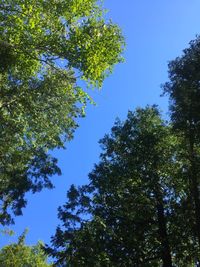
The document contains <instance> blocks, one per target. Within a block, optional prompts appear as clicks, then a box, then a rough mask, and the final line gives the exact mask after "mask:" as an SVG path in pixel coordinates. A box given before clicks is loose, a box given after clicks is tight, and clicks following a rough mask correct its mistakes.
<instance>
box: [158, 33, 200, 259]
mask: <svg viewBox="0 0 200 267" xmlns="http://www.w3.org/2000/svg"><path fill="white" fill-rule="evenodd" d="M199 63H200V38H199V37H198V38H197V39H196V40H194V41H191V42H190V47H189V48H187V49H185V50H184V51H183V55H182V56H181V57H178V58H176V59H175V60H173V61H171V62H170V63H169V82H167V83H165V84H164V86H163V87H164V92H165V93H167V94H168V95H169V96H170V110H171V119H172V123H173V127H174V129H175V131H176V133H177V135H179V136H180V138H181V140H182V155H181V157H182V162H184V164H183V166H182V168H181V169H182V173H184V176H185V179H186V183H187V185H188V189H189V190H187V191H188V194H187V197H188V201H190V208H191V209H192V210H193V211H194V213H193V216H190V222H189V225H190V226H191V227H192V229H193V232H194V236H195V238H196V239H197V240H198V244H199V252H200V192H199V188H200V154H199V153H200V64H199ZM199 260H200V258H198V261H199Z"/></svg>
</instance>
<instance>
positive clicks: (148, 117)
mask: <svg viewBox="0 0 200 267" xmlns="http://www.w3.org/2000/svg"><path fill="white" fill-rule="evenodd" d="M100 143H101V146H102V149H103V152H102V153H101V161H100V163H99V164H97V165H96V166H95V168H94V170H93V171H92V172H91V173H90V175H89V184H88V185H85V186H82V187H79V188H76V187H75V186H74V185H72V187H71V189H70V190H69V192H68V194H67V196H68V200H67V202H66V204H65V205H64V206H63V207H60V208H59V213H58V217H59V219H60V220H61V221H62V225H60V226H58V228H57V230H56V234H55V235H54V236H53V237H52V246H51V247H48V246H47V247H46V251H47V253H49V254H50V255H51V256H53V257H55V258H56V259H57V264H58V266H102V264H103V265H104V266H137V267H138V266H161V264H162V266H164V267H169V266H173V265H172V264H177V266H185V264H186V262H187V264H191V265H190V266H192V264H193V262H194V257H190V256H191V255H189V254H190V252H189V250H190V249H191V250H192V251H193V252H194V253H196V252H195V249H194V247H193V245H192V246H191V242H192V237H191V235H190V234H189V231H188V232H185V231H184V225H183V223H182V222H181V221H180V219H179V217H181V218H182V219H183V216H184V214H183V213H182V211H181V208H180V206H181V204H182V202H184V200H185V193H184V192H183V189H184V184H183V185H182V176H181V175H178V174H179V166H180V162H178V161H175V157H176V155H177V151H178V147H179V145H178V144H179V141H178V140H177V137H176V136H174V135H173V134H172V131H171V127H170V126H169V125H167V124H166V123H165V122H164V121H163V120H162V119H161V118H160V115H159V111H158V110H157V108H156V107H147V108H146V109H137V110H136V112H129V113H128V117H127V120H126V121H125V122H120V121H117V122H116V124H115V125H114V127H113V128H112V131H111V134H110V135H106V136H105V137H104V138H103V139H102V140H101V141H100ZM177 209H178V210H179V213H177V212H176V210H177ZM178 220H179V224H177V222H178ZM181 231H183V232H181ZM191 247H192V248H191ZM188 255H189V257H188ZM59 264H60V265H59ZM188 266H189V265H188Z"/></svg>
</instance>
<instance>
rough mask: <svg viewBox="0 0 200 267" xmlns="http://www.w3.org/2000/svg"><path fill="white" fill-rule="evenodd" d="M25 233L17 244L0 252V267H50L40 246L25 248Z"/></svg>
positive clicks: (8, 246)
mask: <svg viewBox="0 0 200 267" xmlns="http://www.w3.org/2000/svg"><path fill="white" fill-rule="evenodd" d="M25 235H26V232H24V233H23V234H22V235H21V236H20V237H19V239H18V243H14V244H11V245H7V246H5V247H3V248H2V249H1V250H0V265H1V266H4V267H48V266H49V267H50V266H52V265H51V264H48V263H47V258H46V256H45V255H44V252H43V251H42V249H41V246H42V245H41V244H40V243H38V244H37V245H36V246H26V245H25V244H24V241H25Z"/></svg>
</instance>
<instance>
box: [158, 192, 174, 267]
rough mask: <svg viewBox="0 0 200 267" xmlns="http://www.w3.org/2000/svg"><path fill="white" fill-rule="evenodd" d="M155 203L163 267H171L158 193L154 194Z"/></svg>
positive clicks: (161, 203) (162, 209)
mask: <svg viewBox="0 0 200 267" xmlns="http://www.w3.org/2000/svg"><path fill="white" fill-rule="evenodd" d="M156 201H157V218H158V232H159V237H160V241H161V246H162V262H163V267H172V258H171V251H170V246H169V241H168V235H167V226H166V219H165V214H164V205H163V200H162V197H161V196H160V194H159V193H158V192H157V193H156Z"/></svg>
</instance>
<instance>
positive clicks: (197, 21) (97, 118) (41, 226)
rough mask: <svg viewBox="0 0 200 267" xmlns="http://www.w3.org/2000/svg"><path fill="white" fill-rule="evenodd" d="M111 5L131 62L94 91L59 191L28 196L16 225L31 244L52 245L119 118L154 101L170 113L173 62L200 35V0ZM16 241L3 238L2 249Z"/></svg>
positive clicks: (62, 154)
mask: <svg viewBox="0 0 200 267" xmlns="http://www.w3.org/2000/svg"><path fill="white" fill-rule="evenodd" d="M105 7H106V8H108V9H109V10H110V12H109V15H108V16H109V17H111V18H112V19H113V21H114V22H116V23H118V24H119V25H120V27H121V28H122V30H123V33H124V35H125V38H126V43H127V47H126V52H125V55H124V56H125V59H126V62H125V63H124V64H120V65H118V66H117V67H116V68H115V71H114V73H113V75H112V76H111V77H109V78H108V79H107V80H106V81H105V83H104V86H103V88H102V90H101V91H92V92H91V95H92V96H93V98H94V100H95V101H96V103H97V106H89V107H88V108H87V112H86V118H84V119H81V120H80V127H79V129H78V130H77V131H76V134H75V137H74V140H73V141H72V142H71V143H69V144H68V145H67V150H65V151H61V150H60V151H56V152H55V153H54V154H55V155H56V156H57V157H58V159H59V165H60V167H61V169H62V173H63V174H62V176H60V177H54V178H53V181H54V184H55V186H56V188H55V189H54V190H49V191H48V190H44V191H43V192H41V193H38V194H35V195H33V196H31V195H28V205H27V207H26V208H25V209H24V215H23V216H21V217H18V218H16V223H15V225H14V226H13V227H10V228H11V229H13V230H14V231H15V232H16V233H17V234H20V233H22V231H23V230H24V229H25V228H26V227H28V228H29V233H28V236H27V243H28V244H34V243H36V242H37V241H38V240H43V241H44V242H46V243H48V242H49V240H50V236H51V235H53V234H54V233H55V228H56V226H57V225H58V223H59V221H58V220H57V208H58V206H59V205H62V204H64V202H65V199H66V198H65V196H66V192H67V190H68V189H69V186H70V184H72V183H74V184H76V185H80V184H83V183H87V174H88V173H89V172H90V171H91V170H92V168H93V165H94V163H95V162H98V156H99V152H100V148H99V145H98V140H99V139H100V138H102V137H103V136H104V134H106V133H108V132H109V131H110V128H111V127H112V126H113V123H114V121H115V118H116V117H119V118H121V119H125V118H126V114H127V111H128V110H134V109H135V108H136V107H137V106H145V105H147V104H154V103H155V104H158V105H159V106H160V107H161V109H162V110H163V111H164V112H165V113H166V112H167V106H168V103H167V99H166V98H160V94H161V89H160V84H161V83H164V82H165V81H166V80H167V62H168V61H169V60H172V59H174V58H175V57H177V56H179V55H181V51H182V50H183V49H184V48H186V47H187V46H188V43H189V41H190V40H192V39H194V38H195V36H196V35H197V34H198V33H199V34H200V16H199V13H200V1H199V0H190V1H189V0H151V1H150V0H123V1H119V0H105ZM13 240H15V238H10V237H5V238H1V241H0V245H1V246H2V245H5V244H8V243H9V242H11V241H13Z"/></svg>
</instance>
